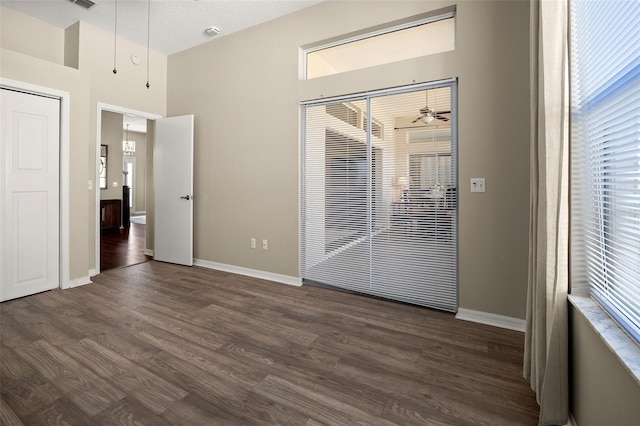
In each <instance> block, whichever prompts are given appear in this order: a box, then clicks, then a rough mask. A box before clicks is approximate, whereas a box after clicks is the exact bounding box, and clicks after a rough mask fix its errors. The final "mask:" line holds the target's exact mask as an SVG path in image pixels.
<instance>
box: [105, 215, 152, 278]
mask: <svg viewBox="0 0 640 426" xmlns="http://www.w3.org/2000/svg"><path fill="white" fill-rule="evenodd" d="M145 236H146V225H144V224H140V223H135V222H133V221H132V222H131V227H130V228H129V230H125V229H120V230H118V231H117V232H106V233H103V234H102V235H101V237H100V271H106V270H108V269H113V268H120V267H122V266H130V265H135V264H137V263H142V262H146V261H148V260H151V256H145V254H144V249H145Z"/></svg>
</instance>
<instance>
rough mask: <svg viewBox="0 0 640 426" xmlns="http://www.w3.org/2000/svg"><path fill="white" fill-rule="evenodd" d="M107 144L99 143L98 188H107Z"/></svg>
mask: <svg viewBox="0 0 640 426" xmlns="http://www.w3.org/2000/svg"><path fill="white" fill-rule="evenodd" d="M108 148H109V147H108V146H107V145H100V174H99V175H98V176H99V177H100V189H107V157H108V155H107V153H108Z"/></svg>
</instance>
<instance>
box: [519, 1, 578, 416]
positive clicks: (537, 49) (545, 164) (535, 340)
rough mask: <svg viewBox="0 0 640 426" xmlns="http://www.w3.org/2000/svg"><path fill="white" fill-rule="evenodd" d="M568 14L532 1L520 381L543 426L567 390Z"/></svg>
mask: <svg viewBox="0 0 640 426" xmlns="http://www.w3.org/2000/svg"><path fill="white" fill-rule="evenodd" d="M567 25H568V6H567V0H532V1H531V64H532V66H531V100H532V105H531V129H532V130H531V188H530V190H531V213H530V215H531V216H530V227H529V283H528V291H527V326H526V336H525V360H524V376H525V378H527V379H528V380H529V381H530V383H531V387H532V389H533V390H534V391H535V392H536V395H537V399H538V403H539V404H540V420H539V423H540V424H541V425H564V424H566V423H567V420H568V414H569V401H568V400H569V383H568V319H567V315H568V305H567V291H568V261H567V258H568V227H569V225H568V203H569V201H568V178H569V174H568V143H569V140H568V129H569V126H568V120H569V115H568V114H569V107H568V99H569V96H568V62H567V55H568V36H567V34H568V32H567Z"/></svg>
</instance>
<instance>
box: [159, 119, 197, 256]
mask: <svg viewBox="0 0 640 426" xmlns="http://www.w3.org/2000/svg"><path fill="white" fill-rule="evenodd" d="M153 170H154V172H153V175H154V187H155V227H154V233H155V242H154V247H153V258H154V259H155V260H159V261H162V262H170V263H177V264H180V265H187V266H191V265H193V115H183V116H178V117H168V118H161V119H157V120H156V138H155V146H154V165H153Z"/></svg>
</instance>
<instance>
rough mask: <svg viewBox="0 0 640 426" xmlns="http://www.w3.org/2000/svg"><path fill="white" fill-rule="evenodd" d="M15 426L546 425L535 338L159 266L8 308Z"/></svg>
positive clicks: (8, 395) (2, 366)
mask: <svg viewBox="0 0 640 426" xmlns="http://www.w3.org/2000/svg"><path fill="white" fill-rule="evenodd" d="M0 324H1V330H0V351H1V352H0V361H1V362H0V397H1V398H0V424H2V425H20V424H25V425H40V424H60V425H62V424H68V425H113V424H118V425H120V424H123V425H134V424H135V425H305V426H316V425H353V424H360V425H535V424H537V417H538V407H537V404H536V401H535V396H534V394H533V392H532V391H531V390H530V388H529V385H528V383H527V382H526V381H525V380H524V379H523V378H522V352H523V339H524V336H523V335H522V334H521V333H517V332H512V331H508V330H501V329H496V328H492V327H488V326H483V325H478V324H473V323H468V322H464V321H459V320H455V319H454V317H453V315H451V314H448V313H443V312H437V311H432V310H429V309H425V308H420V307H416V306H410V305H404V304H399V303H394V302H389V301H384V300H379V299H374V298H368V297H365V296H360V295H356V294H349V293H344V292H339V291H336V290H331V289H326V288H320V287H313V286H302V287H300V288H297V287H290V286H285V285H282V284H276V283H272V282H268V281H263V280H259V279H255V278H249V277H244V276H238V275H233V274H229V273H224V272H218V271H212V270H207V269H203V268H198V267H192V268H187V267H181V266H177V265H170V264H163V263H159V262H154V261H151V262H147V263H142V264H138V265H135V266H131V267H127V268H118V269H112V270H109V271H106V272H104V273H102V274H100V275H98V276H96V277H94V283H93V284H89V285H85V286H82V287H78V288H74V289H70V290H55V291H50V292H45V293H41V294H38V295H34V296H30V297H26V298H22V299H17V300H13V301H9V302H5V303H2V304H0Z"/></svg>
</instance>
